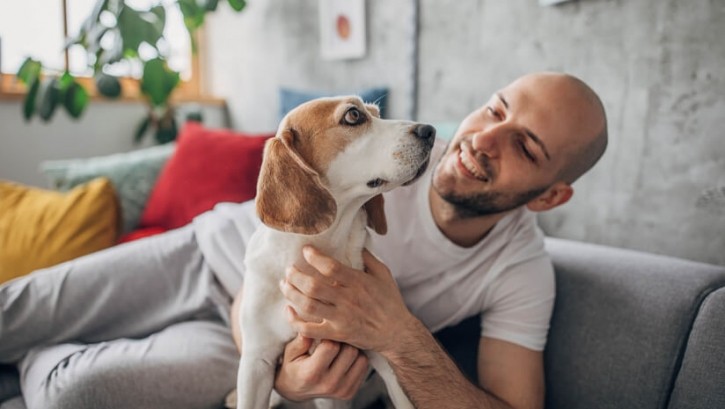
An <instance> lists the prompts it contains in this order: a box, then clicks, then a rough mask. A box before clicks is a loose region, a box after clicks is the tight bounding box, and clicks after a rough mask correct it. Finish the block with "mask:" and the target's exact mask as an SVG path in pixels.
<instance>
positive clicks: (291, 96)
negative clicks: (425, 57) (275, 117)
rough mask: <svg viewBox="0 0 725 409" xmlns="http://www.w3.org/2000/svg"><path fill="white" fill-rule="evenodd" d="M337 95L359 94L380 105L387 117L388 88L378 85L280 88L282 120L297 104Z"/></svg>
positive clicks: (383, 116)
mask: <svg viewBox="0 0 725 409" xmlns="http://www.w3.org/2000/svg"><path fill="white" fill-rule="evenodd" d="M335 95H358V96H359V97H360V98H361V99H362V100H363V101H365V102H369V103H373V104H376V105H377V106H378V107H380V116H381V117H382V118H387V108H386V106H387V104H388V89H387V88H384V87H378V88H367V89H362V90H359V91H357V92H344V91H343V92H329V91H300V90H295V89H290V88H280V90H279V119H280V120H282V118H284V116H285V115H287V113H288V112H289V111H291V110H293V109H294V108H295V107H297V105H300V104H302V103H304V102H307V101H311V100H313V99H315V98H322V97H332V96H335Z"/></svg>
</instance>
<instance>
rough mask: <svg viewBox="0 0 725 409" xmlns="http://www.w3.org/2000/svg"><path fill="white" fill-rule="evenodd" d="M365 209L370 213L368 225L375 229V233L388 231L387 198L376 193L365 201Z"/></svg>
mask: <svg viewBox="0 0 725 409" xmlns="http://www.w3.org/2000/svg"><path fill="white" fill-rule="evenodd" d="M365 211H366V212H367V214H368V226H370V227H372V228H373V229H374V230H375V233H378V234H380V235H384V234H385V233H387V232H388V221H387V220H386V219H385V199H383V195H382V194H378V195H375V197H373V198H372V199H370V200H368V201H367V202H366V203H365Z"/></svg>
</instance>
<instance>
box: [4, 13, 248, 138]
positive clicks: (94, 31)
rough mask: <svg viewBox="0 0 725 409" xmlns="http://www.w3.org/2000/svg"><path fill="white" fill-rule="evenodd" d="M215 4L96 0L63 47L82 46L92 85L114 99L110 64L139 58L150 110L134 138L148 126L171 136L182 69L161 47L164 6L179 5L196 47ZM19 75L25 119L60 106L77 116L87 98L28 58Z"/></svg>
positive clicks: (69, 79)
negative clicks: (143, 4) (173, 66)
mask: <svg viewBox="0 0 725 409" xmlns="http://www.w3.org/2000/svg"><path fill="white" fill-rule="evenodd" d="M227 1H228V4H229V5H230V6H231V8H232V9H233V10H235V11H237V12H240V11H242V10H243V9H244V8H245V6H246V1H245V0H227ZM218 5H219V0H170V1H165V2H163V3H162V2H159V3H157V4H156V5H154V6H152V7H150V8H148V9H137V8H134V7H132V6H131V5H130V4H128V2H127V0H98V1H97V2H96V4H95V6H94V9H93V10H92V11H91V14H90V15H89V16H88V17H87V18H86V20H85V21H84V23H83V25H82V27H81V29H80V31H79V32H78V33H76V34H75V35H74V36H73V37H71V38H69V39H68V40H67V42H66V48H67V47H71V46H74V45H79V46H81V47H83V48H84V49H85V51H86V54H87V63H88V66H89V67H90V68H92V70H93V73H94V75H93V82H94V85H95V88H96V89H97V91H98V93H99V94H100V95H102V96H104V97H107V98H118V97H119V96H120V95H121V94H122V88H123V87H124V85H123V84H124V82H123V81H122V80H121V79H119V78H118V77H116V76H114V75H112V74H110V73H109V70H108V68H109V67H110V66H111V65H113V64H116V63H118V62H120V61H123V60H126V61H138V62H140V64H141V65H142V75H141V78H139V79H138V86H139V91H140V94H141V95H142V96H143V98H144V100H145V102H146V105H147V108H148V110H147V114H146V116H145V117H144V118H143V119H142V121H141V122H140V123H139V125H138V127H137V129H136V133H135V140H136V141H140V140H141V139H143V137H144V136H145V135H146V133H147V131H148V130H149V129H153V131H154V136H155V139H156V141H157V142H159V143H164V142H168V141H171V140H173V139H175V137H176V133H177V124H176V121H175V120H174V115H173V112H174V109H173V104H171V102H170V97H171V95H172V93H173V92H174V90H175V89H176V88H177V87H178V85H179V84H180V74H179V73H178V72H176V71H174V70H172V69H170V68H169V65H168V63H167V61H168V57H169V55H168V52H169V51H168V47H164V46H163V45H164V43H165V39H164V27H165V26H166V10H167V8H168V7H178V8H179V10H180V11H181V13H182V15H183V17H184V25H185V27H186V29H187V31H188V33H189V36H190V38H191V44H192V52H196V50H197V47H198V46H197V44H196V40H195V35H194V33H195V32H196V30H197V29H199V28H200V27H201V26H202V25H203V24H204V20H205V16H206V14H207V13H210V12H214V11H216V10H217V7H218ZM142 47H146V53H142V52H140V50H141V48H142ZM150 51H151V52H150ZM149 52H150V54H151V55H152V56H151V57H148V54H149ZM142 54H144V55H146V57H142ZM17 78H18V80H19V81H21V82H22V83H24V84H25V86H26V87H27V94H26V95H25V100H24V102H23V116H24V117H25V119H26V120H30V119H32V117H33V116H34V115H37V116H38V117H39V118H40V119H41V120H43V121H50V120H51V118H52V117H53V115H54V113H55V111H56V109H57V108H58V107H63V108H64V109H65V110H66V111H67V112H68V114H69V115H70V116H71V117H72V118H76V119H77V118H80V116H81V115H82V114H83V111H84V110H85V108H86V106H87V105H88V103H89V101H90V97H89V95H90V93H89V90H88V89H86V88H87V86H86V85H84V84H82V83H81V82H80V81H78V79H77V78H76V77H75V76H73V75H72V74H71V73H70V72H68V71H67V70H64V71H62V72H59V71H57V70H56V71H53V70H51V69H49V68H47V67H43V65H42V63H41V62H40V61H38V60H35V59H33V58H32V57H28V58H27V59H26V60H25V61H24V63H23V64H22V66H21V67H20V69H19V70H18V73H17Z"/></svg>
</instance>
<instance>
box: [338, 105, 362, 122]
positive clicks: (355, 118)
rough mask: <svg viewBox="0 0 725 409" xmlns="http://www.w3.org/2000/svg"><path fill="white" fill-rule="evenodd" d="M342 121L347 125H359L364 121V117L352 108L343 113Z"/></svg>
mask: <svg viewBox="0 0 725 409" xmlns="http://www.w3.org/2000/svg"><path fill="white" fill-rule="evenodd" d="M342 121H343V122H344V123H346V124H348V125H359V124H361V123H363V122H364V121H365V116H364V115H363V114H362V113H361V112H360V110H359V109H357V108H356V107H352V108H350V109H348V110H347V112H345V116H343V117H342Z"/></svg>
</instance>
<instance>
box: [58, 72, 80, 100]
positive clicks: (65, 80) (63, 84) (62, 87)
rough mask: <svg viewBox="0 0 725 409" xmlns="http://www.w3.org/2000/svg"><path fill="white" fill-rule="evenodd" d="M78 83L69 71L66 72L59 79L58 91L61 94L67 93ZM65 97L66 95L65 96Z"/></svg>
mask: <svg viewBox="0 0 725 409" xmlns="http://www.w3.org/2000/svg"><path fill="white" fill-rule="evenodd" d="M75 81H76V79H75V77H73V76H72V75H71V74H70V73H69V72H68V71H66V72H64V73H63V75H61V76H60V78H58V84H57V86H58V90H59V91H60V92H61V93H65V91H66V90H67V89H68V87H69V86H70V85H71V84H72V83H74V82H75ZM63 95H64V96H65V94H63Z"/></svg>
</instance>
